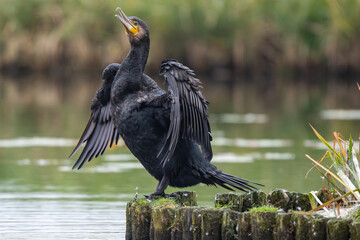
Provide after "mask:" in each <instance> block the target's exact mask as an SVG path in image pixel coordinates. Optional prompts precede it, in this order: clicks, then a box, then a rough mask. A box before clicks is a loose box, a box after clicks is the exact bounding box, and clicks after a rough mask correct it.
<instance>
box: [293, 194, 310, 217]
mask: <svg viewBox="0 0 360 240" xmlns="http://www.w3.org/2000/svg"><path fill="white" fill-rule="evenodd" d="M291 198H292V202H293V204H292V209H294V210H296V211H305V212H306V211H310V210H311V204H310V199H309V195H307V194H304V193H297V192H292V193H291Z"/></svg>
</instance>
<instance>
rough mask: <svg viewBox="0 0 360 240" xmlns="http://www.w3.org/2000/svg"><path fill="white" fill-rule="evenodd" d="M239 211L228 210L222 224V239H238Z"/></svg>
mask: <svg viewBox="0 0 360 240" xmlns="http://www.w3.org/2000/svg"><path fill="white" fill-rule="evenodd" d="M239 214H240V213H239V212H236V211H233V210H226V211H224V214H223V219H222V224H221V239H229V240H232V239H238V237H237V236H238V219H239Z"/></svg>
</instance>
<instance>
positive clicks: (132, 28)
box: [115, 8, 139, 34]
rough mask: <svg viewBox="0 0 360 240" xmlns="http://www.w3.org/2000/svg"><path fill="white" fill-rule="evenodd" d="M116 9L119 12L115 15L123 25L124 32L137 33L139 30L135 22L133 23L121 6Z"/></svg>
mask: <svg viewBox="0 0 360 240" xmlns="http://www.w3.org/2000/svg"><path fill="white" fill-rule="evenodd" d="M116 10H117V11H118V12H119V13H120V15H118V14H116V15H115V17H116V18H117V19H119V20H120V22H121V23H122V24H123V25H124V27H125V30H126V33H127V34H129V33H131V34H137V33H138V32H139V29H138V27H137V26H136V25H137V23H136V24H134V23H133V21H131V20H130V19H129V18H128V17H127V16H126V15H125V13H124V12H123V11H122V10H121V8H116Z"/></svg>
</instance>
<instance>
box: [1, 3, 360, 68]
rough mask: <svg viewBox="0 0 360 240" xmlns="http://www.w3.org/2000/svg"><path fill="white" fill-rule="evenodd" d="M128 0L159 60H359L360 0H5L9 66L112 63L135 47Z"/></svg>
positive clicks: (206, 63) (290, 63)
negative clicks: (128, 33) (120, 15)
mask: <svg viewBox="0 0 360 240" xmlns="http://www.w3.org/2000/svg"><path fill="white" fill-rule="evenodd" d="M117 6H120V7H121V8H122V9H123V10H124V12H125V13H126V14H127V15H129V16H131V15H136V16H138V17H140V18H142V19H143V20H145V21H146V22H147V24H148V26H149V28H150V32H151V40H152V45H151V53H150V59H149V68H150V70H151V69H154V70H155V69H156V71H157V69H158V67H159V64H160V61H161V60H162V59H163V58H177V59H179V60H181V61H184V62H185V63H186V64H191V66H192V67H193V68H196V69H198V70H199V71H207V70H208V69H209V68H213V67H220V68H222V67H227V68H228V67H231V68H234V69H246V68H250V69H252V70H255V69H259V68H262V67H264V66H266V67H271V68H275V69H279V68H280V69H282V68H284V67H290V68H306V67H309V66H321V67H325V68H327V69H332V70H334V71H337V70H342V69H354V70H358V66H359V63H360V41H359V40H360V1H358V0H292V1H289V0H274V1H269V0H257V1H254V0H225V1H220V0H183V1H164V0H154V1H150V0H143V1H113V0H103V1H96V0H75V1H70V0H64V1H60V0H27V1H22V0H13V1H11V2H9V1H6V0H0V28H1V30H2V34H1V35H0V56H1V57H0V67H2V68H3V69H6V68H7V67H9V66H25V67H30V68H33V69H40V70H41V69H42V70H43V69H48V68H49V67H57V66H59V65H62V66H64V65H65V66H72V68H76V69H89V68H93V67H94V66H98V67H99V68H103V67H104V66H105V65H107V64H108V63H110V62H114V61H120V60H121V59H122V58H123V57H124V56H125V55H126V53H127V51H128V47H129V45H128V42H127V39H126V37H125V34H124V29H123V27H122V25H121V24H120V23H119V22H118V21H117V20H116V19H115V18H114V17H113V16H114V14H115V8H116V7H117Z"/></svg>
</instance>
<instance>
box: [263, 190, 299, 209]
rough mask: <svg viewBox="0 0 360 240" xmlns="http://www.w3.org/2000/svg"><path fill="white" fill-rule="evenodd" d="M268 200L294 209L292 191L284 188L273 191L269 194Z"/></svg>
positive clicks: (276, 204)
mask: <svg viewBox="0 0 360 240" xmlns="http://www.w3.org/2000/svg"><path fill="white" fill-rule="evenodd" d="M267 201H268V202H269V203H270V204H271V205H273V206H275V207H278V208H281V209H283V210H284V211H288V210H289V209H292V207H293V206H292V202H291V193H290V192H288V191H286V190H284V189H276V190H273V191H271V192H270V193H269V194H268V196H267Z"/></svg>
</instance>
